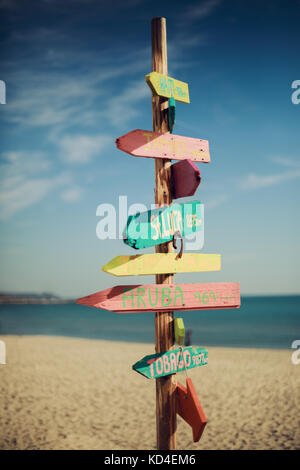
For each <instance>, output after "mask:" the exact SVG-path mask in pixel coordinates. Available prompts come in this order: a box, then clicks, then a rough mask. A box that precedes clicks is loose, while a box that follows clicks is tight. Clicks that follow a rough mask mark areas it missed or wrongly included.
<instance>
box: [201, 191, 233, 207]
mask: <svg viewBox="0 0 300 470" xmlns="http://www.w3.org/2000/svg"><path fill="white" fill-rule="evenodd" d="M228 199H229V196H228V195H227V194H222V195H220V196H217V197H215V198H212V199H209V201H208V202H206V203H205V209H215V208H216V207H218V206H221V205H222V204H225V202H227V201H228Z"/></svg>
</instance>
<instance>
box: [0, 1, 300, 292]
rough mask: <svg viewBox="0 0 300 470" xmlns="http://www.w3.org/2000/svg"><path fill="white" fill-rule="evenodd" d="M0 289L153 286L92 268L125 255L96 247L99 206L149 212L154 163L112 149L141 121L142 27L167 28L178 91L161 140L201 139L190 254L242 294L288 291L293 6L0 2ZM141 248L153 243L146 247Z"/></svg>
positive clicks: (294, 110) (298, 115) (296, 73)
mask: <svg viewBox="0 0 300 470" xmlns="http://www.w3.org/2000/svg"><path fill="white" fill-rule="evenodd" d="M0 11H1V17H2V21H1V22H2V25H3V26H2V28H1V34H0V42H1V69H0V79H1V80H4V81H5V83H6V91H7V95H6V104H5V105H0V120H1V131H0V132H1V135H0V137H1V144H0V263H1V273H0V291H11V292H12V291H14V292H15V291H18V292H28V291H30V292H43V291H47V292H49V291H50V292H54V293H57V294H59V295H63V296H68V297H80V296H83V295H87V294H89V293H92V292H95V291H97V290H101V289H102V288H107V287H111V286H113V285H117V284H122V283H123V284H124V283H127V284H128V283H133V284H134V283H137V282H147V283H152V282H153V277H152V276H149V277H140V278H137V277H132V278H119V279H118V278H115V277H113V276H109V275H108V274H105V273H103V272H102V271H101V266H102V265H104V264H106V263H107V261H109V259H111V258H112V257H114V256H117V255H119V254H136V252H135V251H134V250H132V249H131V248H130V247H127V246H125V244H124V243H123V242H122V240H99V239H98V238H97V236H96V226H97V223H98V222H99V217H97V216H96V210H97V207H98V206H99V204H102V203H110V204H114V205H115V206H116V208H117V207H118V198H119V196H120V195H126V196H127V197H128V204H129V205H130V204H133V203H143V204H145V205H146V206H147V207H150V204H151V203H153V188H154V162H153V160H152V159H146V158H134V157H131V156H129V155H127V154H125V153H123V152H121V151H119V150H117V148H116V146H115V139H116V138H117V137H119V136H121V135H123V134H125V133H127V132H129V131H131V130H133V129H137V128H138V129H146V130H151V128H152V117H151V92H150V89H149V88H148V86H147V84H146V83H145V78H144V77H145V75H146V74H147V73H149V72H150V71H151V41H150V37H151V32H150V23H151V18H153V17H156V16H164V17H166V19H167V36H168V66H169V75H170V76H172V77H174V78H177V79H178V80H182V81H185V82H188V84H189V91H190V98H191V103H190V104H183V103H177V116H176V124H175V129H174V133H176V134H179V135H185V136H189V137H195V138H202V139H207V140H209V143H210V150H211V163H210V164H199V165H198V166H199V168H200V171H201V176H202V182H201V185H200V186H199V188H198V191H197V193H196V195H195V198H196V199H199V200H201V202H203V203H204V205H205V244H204V248H203V252H206V253H221V255H222V270H221V271H220V272H216V273H199V274H183V275H180V276H176V281H177V282H201V281H203V282H206V281H212V282H213V281H239V282H240V285H241V292H242V294H284V293H286V294H288V293H300V289H299V287H300V283H299V202H300V197H299V183H300V155H299V147H300V146H299V143H300V132H299V122H300V104H299V105H295V104H293V103H292V101H291V95H292V92H293V90H292V88H291V84H292V82H293V81H294V80H297V79H298V80H299V79H300V66H299V39H300V32H299V21H300V2H299V1H289V2H286V1H278V0H272V1H271V0H270V1H264V0H260V1H255V0H254V1H248V2H241V1H231V0H227V1H226V2H225V1H224V0H223V1H222V0H204V1H186V2H185V3H182V2H176V1H172V2H170V1H164V2H156V1H148V0H129V1H126V0H125V1H121V0H117V1H114V2H113V3H112V2H107V1H103V2H102V1H95V0H85V1H83V0H65V1H64V2H60V1H57V0H40V1H31V0H28V1H27V2H26V4H25V2H22V1H20V0H11V1H9V0H0ZM150 251H152V250H150Z"/></svg>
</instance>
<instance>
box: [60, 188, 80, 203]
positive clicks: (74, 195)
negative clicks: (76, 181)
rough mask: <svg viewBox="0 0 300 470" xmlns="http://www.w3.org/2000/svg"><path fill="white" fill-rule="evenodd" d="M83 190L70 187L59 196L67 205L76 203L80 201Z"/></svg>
mask: <svg viewBox="0 0 300 470" xmlns="http://www.w3.org/2000/svg"><path fill="white" fill-rule="evenodd" d="M82 196H83V190H82V189H81V188H79V187H71V188H68V189H66V190H65V191H63V192H62V193H61V195H60V197H61V199H62V200H63V201H65V202H68V203H73V202H78V201H80V200H81V199H82Z"/></svg>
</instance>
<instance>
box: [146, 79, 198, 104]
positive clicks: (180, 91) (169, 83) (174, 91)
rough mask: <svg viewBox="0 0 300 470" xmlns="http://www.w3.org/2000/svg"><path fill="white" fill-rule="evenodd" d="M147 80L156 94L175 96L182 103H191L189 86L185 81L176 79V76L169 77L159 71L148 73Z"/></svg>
mask: <svg viewBox="0 0 300 470" xmlns="http://www.w3.org/2000/svg"><path fill="white" fill-rule="evenodd" d="M146 82H147V83H148V85H149V87H150V88H151V90H152V92H153V93H155V94H156V95H159V96H163V97H165V98H171V97H173V98H175V100H177V101H181V102H182V103H189V102H190V96H189V86H188V84H187V83H185V82H181V81H179V80H175V78H171V77H167V76H166V75H162V74H161V73H158V72H151V73H149V74H148V75H146Z"/></svg>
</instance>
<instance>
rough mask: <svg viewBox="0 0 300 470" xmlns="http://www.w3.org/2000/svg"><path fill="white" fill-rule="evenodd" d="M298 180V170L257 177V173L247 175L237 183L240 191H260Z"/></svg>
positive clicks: (299, 173) (299, 171)
mask: <svg viewBox="0 0 300 470" xmlns="http://www.w3.org/2000/svg"><path fill="white" fill-rule="evenodd" d="M297 178H300V168H299V169H297V170H290V171H285V172H281V173H272V174H265V175H259V174H257V173H249V174H248V175H247V176H246V177H245V178H244V179H242V180H241V181H240V182H239V188H240V189H260V188H265V187H267V186H273V185H275V184H280V183H283V182H285V181H291V180H294V179H297Z"/></svg>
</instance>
